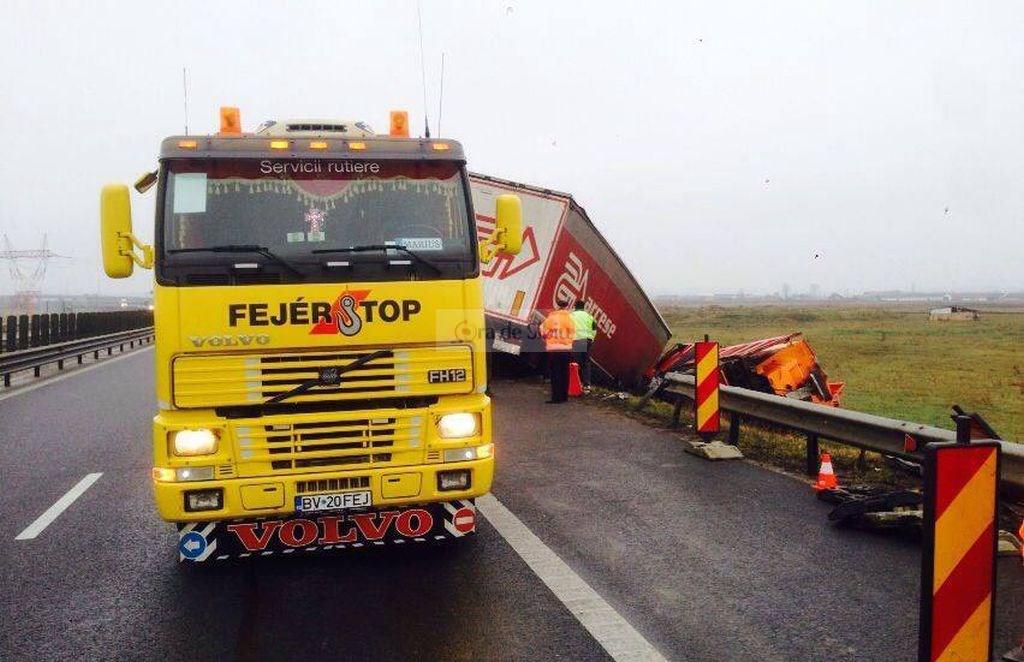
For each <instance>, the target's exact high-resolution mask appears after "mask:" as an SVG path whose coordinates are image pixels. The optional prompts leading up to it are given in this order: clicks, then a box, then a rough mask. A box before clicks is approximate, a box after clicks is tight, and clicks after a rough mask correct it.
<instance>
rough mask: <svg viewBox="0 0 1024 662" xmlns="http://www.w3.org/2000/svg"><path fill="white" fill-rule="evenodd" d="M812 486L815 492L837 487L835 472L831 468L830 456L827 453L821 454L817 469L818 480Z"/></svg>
mask: <svg viewBox="0 0 1024 662" xmlns="http://www.w3.org/2000/svg"><path fill="white" fill-rule="evenodd" d="M813 487H814V491H815V492H821V491H822V490H834V489H836V488H837V487H839V481H837V480H836V472H835V471H834V470H833V469H832V456H831V455H829V454H828V453H822V454H821V469H819V470H818V482H817V483H815V484H814V485H813Z"/></svg>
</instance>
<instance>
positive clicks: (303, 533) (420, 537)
mask: <svg viewBox="0 0 1024 662" xmlns="http://www.w3.org/2000/svg"><path fill="white" fill-rule="evenodd" d="M475 531H476V506H475V504H474V502H473V500H472V499H465V500H459V501H451V502H440V503H427V504H420V505H416V506H406V507H402V508H382V509H373V510H360V511H334V512H320V513H308V514H299V515H297V516H292V517H288V518H285V519H254V520H230V521H223V522H189V523H183V524H178V561H180V562H182V563H202V562H204V561H211V560H212V561H224V560H227V559H232V558H246V557H250V556H270V555H274V554H293V553H306V552H315V551H318V550H329V549H360V548H366V547H373V546H378V545H379V546H383V545H402V544H407V543H411V544H415V543H425V542H434V541H440V540H446V539H452V538H462V537H464V536H467V535H470V534H472V533H474V532H475Z"/></svg>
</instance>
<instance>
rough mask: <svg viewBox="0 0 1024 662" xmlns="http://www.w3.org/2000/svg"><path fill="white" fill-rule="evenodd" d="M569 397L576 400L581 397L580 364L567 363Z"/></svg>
mask: <svg viewBox="0 0 1024 662" xmlns="http://www.w3.org/2000/svg"><path fill="white" fill-rule="evenodd" d="M569 395H570V396H571V397H573V398H578V397H580V396H581V395H583V383H582V382H581V381H580V364H579V363H576V362H575V361H572V362H571V363H569Z"/></svg>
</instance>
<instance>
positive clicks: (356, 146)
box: [348, 142, 366, 150]
mask: <svg viewBox="0 0 1024 662" xmlns="http://www.w3.org/2000/svg"><path fill="white" fill-rule="evenodd" d="M348 148H349V149H357V150H358V149H366V143H362V142H355V143H349V144H348Z"/></svg>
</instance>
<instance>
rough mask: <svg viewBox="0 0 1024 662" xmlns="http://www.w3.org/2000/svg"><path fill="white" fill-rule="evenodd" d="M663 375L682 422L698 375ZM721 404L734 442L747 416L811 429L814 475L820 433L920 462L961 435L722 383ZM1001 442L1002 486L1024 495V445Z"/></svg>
mask: <svg viewBox="0 0 1024 662" xmlns="http://www.w3.org/2000/svg"><path fill="white" fill-rule="evenodd" d="M663 379H664V384H663V386H662V392H663V393H664V392H666V391H667V392H668V393H669V394H671V395H673V396H675V397H674V400H675V403H676V410H675V415H674V419H673V423H674V424H678V421H679V413H680V407H681V405H682V400H681V399H680V398H685V399H688V400H691V401H692V400H693V397H694V391H695V389H696V386H695V380H694V377H693V375H684V374H680V373H674V372H670V373H667V374H666V375H665V376H664V378H663ZM719 406H720V407H721V409H722V410H723V411H725V412H727V413H729V415H730V423H729V443H732V444H736V443H737V442H738V441H739V433H740V428H741V426H742V423H743V421H744V420H746V419H750V420H754V421H761V422H766V423H770V424H773V425H778V426H780V427H784V428H788V429H790V430H794V431H797V432H800V433H803V434H805V435H807V473H808V475H812V476H813V475H814V474H816V473H817V462H818V456H819V452H818V442H819V440H821V439H829V440H832V441H837V442H839V443H842V444H845V445H847V446H853V447H855V448H860V449H863V450H867V451H874V452H877V453H882V454H883V455H891V456H894V457H898V458H901V459H903V460H908V461H910V462H914V463H918V464H920V463H922V462H923V461H924V454H923V453H922V452H921V449H923V448H924V446H925V445H926V444H928V443H932V442H947V441H956V433H955V432H954V431H952V430H945V429H942V428H937V427H933V426H930V425H921V424H919V423H911V422H909V421H901V420H897V419H894V418H886V417H884V416H876V415H874V414H865V413H863V412H858V411H851V410H849V409H839V408H836V407H827V406H825V405H819V404H814V403H811V402H804V401H802V400H794V399H792V398H786V397H783V396H779V395H774V394H769V393H761V392H759V391H752V390H750V389H745V388H738V387H735V386H724V385H723V386H722V387H721V389H720V391H719ZM907 435H910V436H911V437H913V439H914V441H915V442H916V446H917V449H918V450H916V451H907V450H905V447H904V443H905V439H906V436H907ZM1001 444H1002V449H1003V453H1002V467H1001V470H1000V481H1001V482H1000V487H1001V489H1002V490H1003V491H1004V492H1006V493H1007V494H1009V495H1011V496H1013V497H1015V498H1018V499H1019V498H1024V445H1021V444H1015V443H1011V442H1005V441H1003V442H1001Z"/></svg>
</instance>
